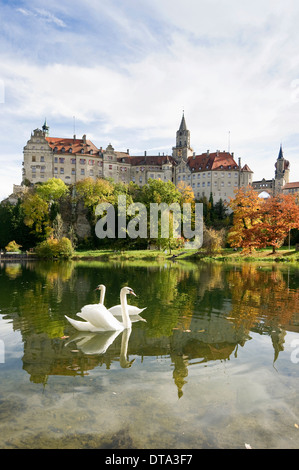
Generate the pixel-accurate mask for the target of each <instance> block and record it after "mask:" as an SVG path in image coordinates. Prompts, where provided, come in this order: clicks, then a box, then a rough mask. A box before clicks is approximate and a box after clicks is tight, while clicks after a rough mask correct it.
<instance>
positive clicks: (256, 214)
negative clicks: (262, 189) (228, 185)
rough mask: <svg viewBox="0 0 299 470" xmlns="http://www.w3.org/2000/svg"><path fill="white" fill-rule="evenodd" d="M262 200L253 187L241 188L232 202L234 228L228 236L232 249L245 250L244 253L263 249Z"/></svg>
mask: <svg viewBox="0 0 299 470" xmlns="http://www.w3.org/2000/svg"><path fill="white" fill-rule="evenodd" d="M262 202H263V201H262V199H261V198H259V197H258V194H257V193H256V192H255V191H254V189H252V188H251V187H247V188H240V189H239V190H237V192H236V196H235V198H234V199H232V200H231V201H230V204H229V206H230V208H231V209H232V211H233V213H234V214H233V226H232V228H231V229H230V231H229V234H228V241H229V243H230V245H231V246H232V247H237V248H243V251H244V253H246V252H249V253H251V252H252V250H253V249H256V248H260V247H261V240H260V238H259V234H258V229H259V228H260V224H261V221H262V219H261V217H262V214H261V204H262Z"/></svg>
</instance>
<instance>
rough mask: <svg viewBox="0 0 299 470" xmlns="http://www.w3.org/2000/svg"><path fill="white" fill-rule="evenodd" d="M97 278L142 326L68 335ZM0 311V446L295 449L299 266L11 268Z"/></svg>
mask: <svg viewBox="0 0 299 470" xmlns="http://www.w3.org/2000/svg"><path fill="white" fill-rule="evenodd" d="M99 283H104V284H105V285H106V288H107V291H106V298H105V305H106V306H107V307H110V306H112V305H115V304H118V303H119V291H120V288H121V287H123V286H124V285H128V286H130V287H132V288H133V289H134V290H135V292H136V293H137V295H138V297H137V298H135V297H134V298H133V299H131V297H130V298H129V299H128V301H129V303H133V304H135V305H138V306H139V307H147V308H146V310H145V311H144V312H143V314H142V315H143V317H144V318H145V319H146V322H138V323H134V324H133V325H132V329H131V330H128V331H124V332H121V333H120V334H118V335H114V336H115V337H113V335H111V334H110V333H104V334H102V333H98V334H93V335H92V334H84V335H83V334H79V333H78V332H77V331H76V330H74V329H73V328H72V327H71V326H70V324H69V323H68V322H67V321H66V319H65V318H64V315H65V314H66V315H68V316H70V317H73V318H76V313H77V312H78V311H79V310H80V309H81V307H82V306H83V305H85V304H88V303H95V302H97V301H98V298H99V293H98V292H96V291H94V288H95V286H96V285H97V284H99ZM0 310H1V311H0V360H1V361H0V379H1V380H0V448H103V449H114V448H115V449H117V448H118V449H122V448H128V449H141V448H145V449H153V448H156V449H159V448H160V449H161V448H164V449H188V448H189V449H198V448H199V449H200V448H244V447H245V443H246V444H249V445H250V446H251V447H252V448H298V447H299V387H298V378H299V268H296V267H292V266H285V265H273V266H272V265H265V266H257V265H255V264H244V265H238V266H229V265H225V264H201V265H195V264H179V263H178V264H166V265H134V264H130V265H113V264H107V263H99V262H90V263H84V262H77V263H75V262H70V263H62V264H60V263H41V262H34V263H31V264H30V263H27V264H24V265H21V264H6V265H5V264H4V265H2V266H1V268H0ZM110 343H111V344H110ZM109 344H110V346H109ZM106 348H107V349H106ZM105 349H106V351H105Z"/></svg>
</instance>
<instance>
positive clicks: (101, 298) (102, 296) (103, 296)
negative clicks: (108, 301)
mask: <svg viewBox="0 0 299 470" xmlns="http://www.w3.org/2000/svg"><path fill="white" fill-rule="evenodd" d="M105 293H106V287H105V286H103V287H102V288H101V295H100V304H102V305H104V299H105Z"/></svg>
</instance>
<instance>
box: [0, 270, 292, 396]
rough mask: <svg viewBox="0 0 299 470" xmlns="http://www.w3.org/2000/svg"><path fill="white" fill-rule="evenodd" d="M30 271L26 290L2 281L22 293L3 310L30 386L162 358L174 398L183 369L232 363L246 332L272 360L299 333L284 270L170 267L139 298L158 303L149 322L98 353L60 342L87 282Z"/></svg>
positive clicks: (92, 340)
mask: <svg viewBox="0 0 299 470" xmlns="http://www.w3.org/2000/svg"><path fill="white" fill-rule="evenodd" d="M31 272H32V274H36V273H37V272H38V274H39V275H40V277H41V280H39V279H38V282H37V281H36V279H35V278H33V280H34V284H33V285H32V288H30V289H28V288H27V287H26V289H24V288H23V285H22V279H23V278H22V271H20V270H19V269H18V270H16V271H10V270H9V271H8V272H7V273H6V274H7V279H9V280H11V279H13V280H14V282H15V289H16V290H19V292H22V293H23V294H22V295H19V296H15V297H14V298H13V303H11V300H10V299H7V305H8V307H9V311H10V312H11V314H10V317H11V318H13V325H14V330H20V331H21V334H22V338H23V342H24V355H23V368H24V370H26V371H27V372H28V374H29V375H30V380H32V381H33V382H37V383H46V381H47V377H48V376H50V375H69V376H76V375H87V374H88V373H89V371H90V370H92V369H94V368H97V367H103V368H106V369H109V368H110V367H111V365H112V364H113V363H116V362H119V364H120V366H121V367H127V366H128V365H132V363H131V361H130V356H131V359H132V356H133V357H137V356H139V357H140V358H144V357H161V356H162V357H166V358H169V359H170V361H171V367H172V370H173V380H174V382H175V384H176V386H177V388H178V394H179V396H181V395H182V389H183V386H184V383H185V382H186V380H187V378H186V377H187V376H188V370H189V369H190V367H192V366H193V365H196V364H201V363H208V362H209V361H219V360H220V361H227V360H229V359H230V358H232V357H238V351H239V347H242V346H244V345H245V343H246V342H247V341H248V340H250V335H251V332H254V333H256V334H260V335H268V336H269V337H271V340H272V346H273V351H274V354H273V360H276V359H277V357H278V355H279V353H280V351H282V350H283V348H284V337H285V334H286V331H294V332H299V313H298V312H299V311H298V306H299V290H298V283H297V281H296V279H295V278H294V276H293V277H292V278H291V279H292V280H291V282H289V274H288V270H285V271H284V270H282V269H276V268H274V267H272V268H271V269H259V268H258V267H257V266H256V265H254V266H252V265H250V264H244V266H243V265H242V266H238V267H237V266H235V267H234V268H233V269H231V268H229V269H224V267H223V266H219V265H218V264H217V265H216V264H212V265H211V266H210V265H208V266H197V267H196V269H193V267H192V270H190V271H189V270H186V269H181V270H180V269H179V268H172V269H165V270H163V269H161V270H156V271H153V272H151V282H150V283H149V284H148V285H146V286H145V294H144V298H143V299H142V302H143V300H144V299H146V296H147V297H148V298H152V297H153V298H154V297H157V296H158V295H159V296H160V297H159V299H158V300H157V302H156V304H155V305H154V306H152V307H149V308H148V310H147V312H148V314H147V315H146V318H147V319H148V323H147V324H145V323H143V324H134V326H133V328H132V332H131V335H130V337H129V338H125V335H124V334H123V333H121V334H119V335H116V336H115V337H111V338H110V339H111V343H110V344H107V347H106V346H105V344H104V346H105V347H106V350H105V348H103V347H102V346H103V343H105V341H104V339H105V338H104V336H102V337H101V336H100V335H98V336H97V335H94V337H89V338H82V337H81V338H78V337H77V339H76V338H72V337H71V338H63V335H65V334H66V335H69V334H70V335H71V334H73V333H74V330H72V329H71V327H66V325H65V323H64V320H63V319H62V312H64V311H65V310H67V309H70V308H72V309H73V311H76V308H77V304H82V303H88V302H87V301H85V300H87V299H85V297H84V295H86V293H88V292H90V291H91V290H92V288H93V280H94V278H93V277H89V276H85V275H80V276H79V275H78V273H76V270H75V271H74V272H73V265H66V264H63V265H62V266H60V265H55V270H54V269H52V270H49V269H48V265H45V266H44V265H42V264H38V265H37V266H35V267H34V268H33V267H32V271H30V273H31ZM104 274H105V275H108V279H107V285H110V284H111V283H112V279H113V277H114V276H115V273H114V271H113V270H111V269H109V271H108V270H105V271H104ZM45 276H46V279H47V283H44V281H43V280H44V277H45ZM109 276H110V278H109ZM28 278H29V277H28ZM29 279H30V278H29ZM64 279H66V280H67V281H68V283H67V284H66V285H65V284H64V283H63V280H64ZM9 282H10V281H9ZM136 283H138V279H137V277H136ZM8 284H9V283H7V284H5V278H4V279H3V281H2V289H3V290H5V289H8V288H9V285H8ZM66 286H67V288H66ZM67 289H70V292H71V295H70V293H69V292H68V290H67ZM76 296H77V298H76ZM94 300H96V297H95V299H94ZM144 303H145V304H146V302H144ZM49 307H51V308H49ZM12 308H13V309H14V312H15V313H13V310H12ZM167 309H169V311H167V312H166V310H167ZM167 315H169V316H168V317H167ZM167 318H168V320H167ZM67 328H69V329H67ZM107 336H109V334H108V335H107ZM112 336H113V335H112ZM75 339H76V341H75ZM106 339H107V338H106ZM71 340H72V341H71ZM101 342H102V346H101V344H100V343H101ZM108 343H109V341H108ZM87 348H88V349H87ZM101 348H102V350H101ZM134 366H136V362H135V364H134ZM134 366H133V367H134Z"/></svg>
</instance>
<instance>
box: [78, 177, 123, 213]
mask: <svg viewBox="0 0 299 470" xmlns="http://www.w3.org/2000/svg"><path fill="white" fill-rule="evenodd" d="M76 192H77V194H78V196H79V197H80V198H82V199H83V200H84V205H85V206H86V207H88V208H89V209H90V210H91V211H92V212H94V211H95V208H96V206H97V205H98V204H100V203H101V202H110V203H111V204H114V202H115V197H114V186H113V183H111V182H110V181H107V180H104V179H101V178H99V179H97V180H96V181H95V180H93V179H92V178H85V179H83V180H81V181H78V182H77V183H76Z"/></svg>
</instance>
